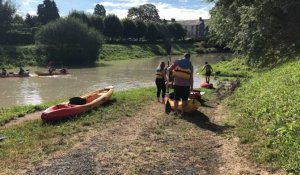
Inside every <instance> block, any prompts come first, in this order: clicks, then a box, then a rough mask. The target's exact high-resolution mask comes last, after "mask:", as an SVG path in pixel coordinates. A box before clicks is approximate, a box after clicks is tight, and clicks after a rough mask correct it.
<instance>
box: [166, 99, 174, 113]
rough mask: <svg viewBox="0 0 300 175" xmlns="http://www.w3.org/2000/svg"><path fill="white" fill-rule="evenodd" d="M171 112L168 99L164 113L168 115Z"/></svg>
mask: <svg viewBox="0 0 300 175" xmlns="http://www.w3.org/2000/svg"><path fill="white" fill-rule="evenodd" d="M171 111H172V108H171V105H170V102H169V99H168V100H167V103H166V107H165V113H166V114H169V113H170V112H171Z"/></svg>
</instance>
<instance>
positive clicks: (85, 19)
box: [68, 10, 89, 24]
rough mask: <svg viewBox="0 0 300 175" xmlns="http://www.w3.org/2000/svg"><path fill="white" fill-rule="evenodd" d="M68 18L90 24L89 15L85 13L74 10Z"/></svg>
mask: <svg viewBox="0 0 300 175" xmlns="http://www.w3.org/2000/svg"><path fill="white" fill-rule="evenodd" d="M68 17H71V18H77V19H80V20H81V21H82V22H84V23H86V24H89V18H88V15H87V14H85V13H84V11H77V10H73V11H72V12H71V13H70V14H69V16H68Z"/></svg>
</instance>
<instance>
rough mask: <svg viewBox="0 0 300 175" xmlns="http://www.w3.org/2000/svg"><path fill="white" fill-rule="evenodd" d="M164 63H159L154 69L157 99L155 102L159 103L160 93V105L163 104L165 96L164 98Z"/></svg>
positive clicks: (165, 79)
mask: <svg viewBox="0 0 300 175" xmlns="http://www.w3.org/2000/svg"><path fill="white" fill-rule="evenodd" d="M165 66H166V65H165V62H161V63H160V64H159V66H158V67H157V68H156V72H155V75H156V79H155V84H156V88H157V90H156V97H157V101H158V102H160V93H161V97H162V100H161V102H162V103H165V96H166V81H167V78H166V71H165Z"/></svg>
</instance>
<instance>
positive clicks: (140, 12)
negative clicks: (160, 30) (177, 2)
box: [127, 4, 161, 22]
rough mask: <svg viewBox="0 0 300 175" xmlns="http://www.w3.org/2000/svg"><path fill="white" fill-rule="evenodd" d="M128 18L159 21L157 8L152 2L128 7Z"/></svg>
mask: <svg viewBox="0 0 300 175" xmlns="http://www.w3.org/2000/svg"><path fill="white" fill-rule="evenodd" d="M127 17H128V18H133V19H141V20H144V21H152V22H160V21H161V20H160V17H159V14H158V10H157V8H156V7H155V5H153V4H144V5H140V6H139V7H138V8H137V7H132V8H130V9H128V14H127Z"/></svg>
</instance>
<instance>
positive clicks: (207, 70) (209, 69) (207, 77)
mask: <svg viewBox="0 0 300 175" xmlns="http://www.w3.org/2000/svg"><path fill="white" fill-rule="evenodd" d="M203 70H205V81H206V83H208V84H209V81H210V76H211V73H212V71H213V68H212V67H211V65H209V64H208V62H205V65H204V67H203V69H202V71H203Z"/></svg>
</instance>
